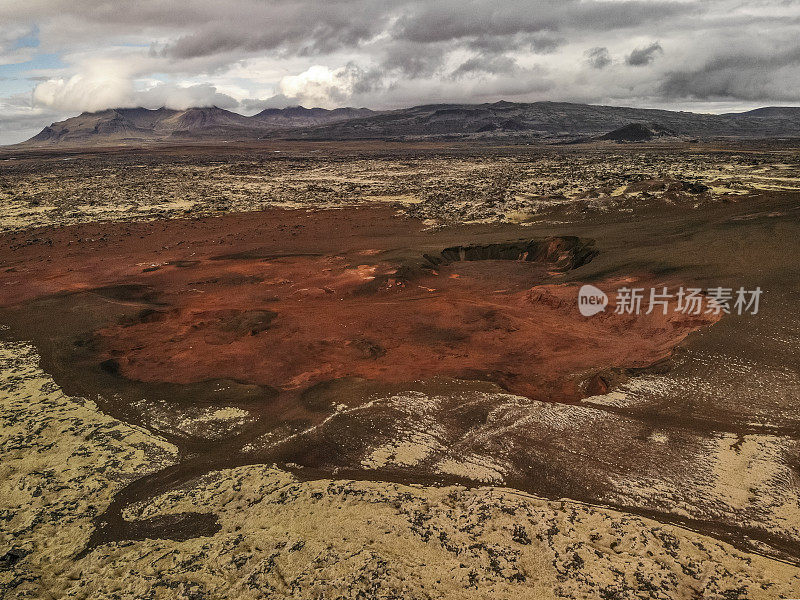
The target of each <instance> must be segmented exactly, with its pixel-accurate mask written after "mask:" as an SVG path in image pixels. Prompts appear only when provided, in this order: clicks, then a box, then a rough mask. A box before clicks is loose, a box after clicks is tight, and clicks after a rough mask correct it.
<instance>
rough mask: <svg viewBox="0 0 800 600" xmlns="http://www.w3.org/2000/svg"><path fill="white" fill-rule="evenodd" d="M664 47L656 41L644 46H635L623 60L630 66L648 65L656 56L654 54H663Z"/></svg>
mask: <svg viewBox="0 0 800 600" xmlns="http://www.w3.org/2000/svg"><path fill="white" fill-rule="evenodd" d="M663 53H664V49H663V48H662V47H661V44H659V43H658V42H653V43H652V44H650V45H649V46H645V47H644V48H636V49H635V50H634V51H633V52H631V53H630V54H629V55H628V56H627V57H626V58H625V62H626V63H628V64H629V65H630V66H632V67H642V66H644V65H649V64H650V63H651V62H653V61H654V60H655V58H656V54H663Z"/></svg>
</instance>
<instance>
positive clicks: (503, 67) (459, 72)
mask: <svg viewBox="0 0 800 600" xmlns="http://www.w3.org/2000/svg"><path fill="white" fill-rule="evenodd" d="M517 69H518V67H517V61H515V60H514V59H513V58H509V57H508V56H503V55H494V56H475V57H473V58H470V59H469V60H467V61H465V62H463V63H461V64H460V65H459V66H458V68H457V69H456V70H455V71H453V72H452V74H451V77H453V78H456V79H457V78H459V77H463V76H465V75H470V74H474V73H490V74H498V73H513V72H514V71H516V70H517Z"/></svg>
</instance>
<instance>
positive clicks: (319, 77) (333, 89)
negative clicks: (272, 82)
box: [278, 65, 360, 108]
mask: <svg viewBox="0 0 800 600" xmlns="http://www.w3.org/2000/svg"><path fill="white" fill-rule="evenodd" d="M359 75H360V72H359V70H358V69H357V68H355V67H353V66H345V67H339V68H338V69H330V68H328V67H326V66H323V65H314V66H312V67H309V68H308V69H307V70H306V71H304V72H302V73H300V74H299V75H288V76H286V77H283V78H282V79H281V80H280V82H279V83H278V90H279V91H280V93H281V94H283V95H284V96H287V97H289V98H296V99H297V100H298V101H299V102H300V103H302V104H311V105H314V106H321V107H323V108H330V107H335V106H340V105H341V104H342V102H346V101H347V100H349V99H350V98H351V97H352V95H353V91H354V89H355V86H356V84H357V82H358V79H359Z"/></svg>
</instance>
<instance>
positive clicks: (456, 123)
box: [22, 101, 800, 147]
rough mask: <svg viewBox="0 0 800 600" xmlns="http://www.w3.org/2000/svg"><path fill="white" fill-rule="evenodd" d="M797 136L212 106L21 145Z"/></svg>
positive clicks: (734, 127)
mask: <svg viewBox="0 0 800 600" xmlns="http://www.w3.org/2000/svg"><path fill="white" fill-rule="evenodd" d="M654 137H672V138H679V139H680V138H689V137H691V138H703V139H711V138H723V137H725V138H788V137H800V107H764V108H759V109H756V110H751V111H748V112H742V113H727V114H702V113H691V112H676V111H669V110H656V109H642V108H628V107H620V106H598V105H590V104H574V103H568V102H533V103H517V102H504V101H501V102H495V103H491V104H428V105H422V106H415V107H411V108H404V109H399V110H392V111H382V112H377V111H372V110H369V109H367V108H349V107H348V108H337V109H334V110H328V109H324V108H304V107H302V106H294V107H288V108H282V109H278V108H268V109H265V110H263V111H261V112H260V113H258V114H255V115H253V116H249V117H247V116H243V115H240V114H238V113H235V112H231V111H228V110H225V109H222V108H218V107H197V108H189V109H186V110H173V109H168V108H159V109H155V110H151V109H146V108H115V109H108V110H103V111H99V112H85V113H83V114H81V115H78V116H76V117H71V118H69V119H65V120H64V121H59V122H56V123H53V124H52V125H50V126H48V127H45V128H44V129H43V130H42V131H41V132H40V133H38V134H37V135H35V136H34V137H32V138H31V139H30V140H28V141H27V142H23V144H22V145H23V146H27V147H38V146H45V147H47V146H93V145H94V146H100V145H103V146H105V145H126V144H141V143H150V142H186V141H196V142H219V141H233V140H258V139H295V140H358V139H400V140H403V139H405V140H408V139H420V138H423V139H425V138H428V139H437V138H438V139H493V138H514V139H530V140H541V141H550V142H569V141H587V140H594V139H605V140H613V141H617V142H624V141H646V140H649V139H652V138H654Z"/></svg>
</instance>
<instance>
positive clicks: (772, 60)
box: [660, 45, 800, 102]
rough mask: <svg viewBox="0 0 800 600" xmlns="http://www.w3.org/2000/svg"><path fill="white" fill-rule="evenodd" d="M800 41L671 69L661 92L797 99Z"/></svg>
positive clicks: (702, 96) (700, 96)
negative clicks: (695, 65)
mask: <svg viewBox="0 0 800 600" xmlns="http://www.w3.org/2000/svg"><path fill="white" fill-rule="evenodd" d="M798 89H800V45H799V46H796V47H794V48H784V49H782V50H776V51H773V52H769V53H753V54H742V53H737V54H734V55H731V56H717V57H714V58H712V59H710V60H708V61H707V62H706V63H704V64H703V65H702V66H701V67H699V68H696V69H688V70H686V69H683V70H674V71H670V72H669V73H667V74H666V76H665V77H664V80H663V82H662V83H661V86H660V92H661V94H662V95H663V96H665V97H667V98H691V99H701V100H709V99H720V98H735V99H739V100H750V101H769V100H779V101H783V102H787V101H788V102H797V101H798V99H800V98H798V96H800V94H798Z"/></svg>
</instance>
